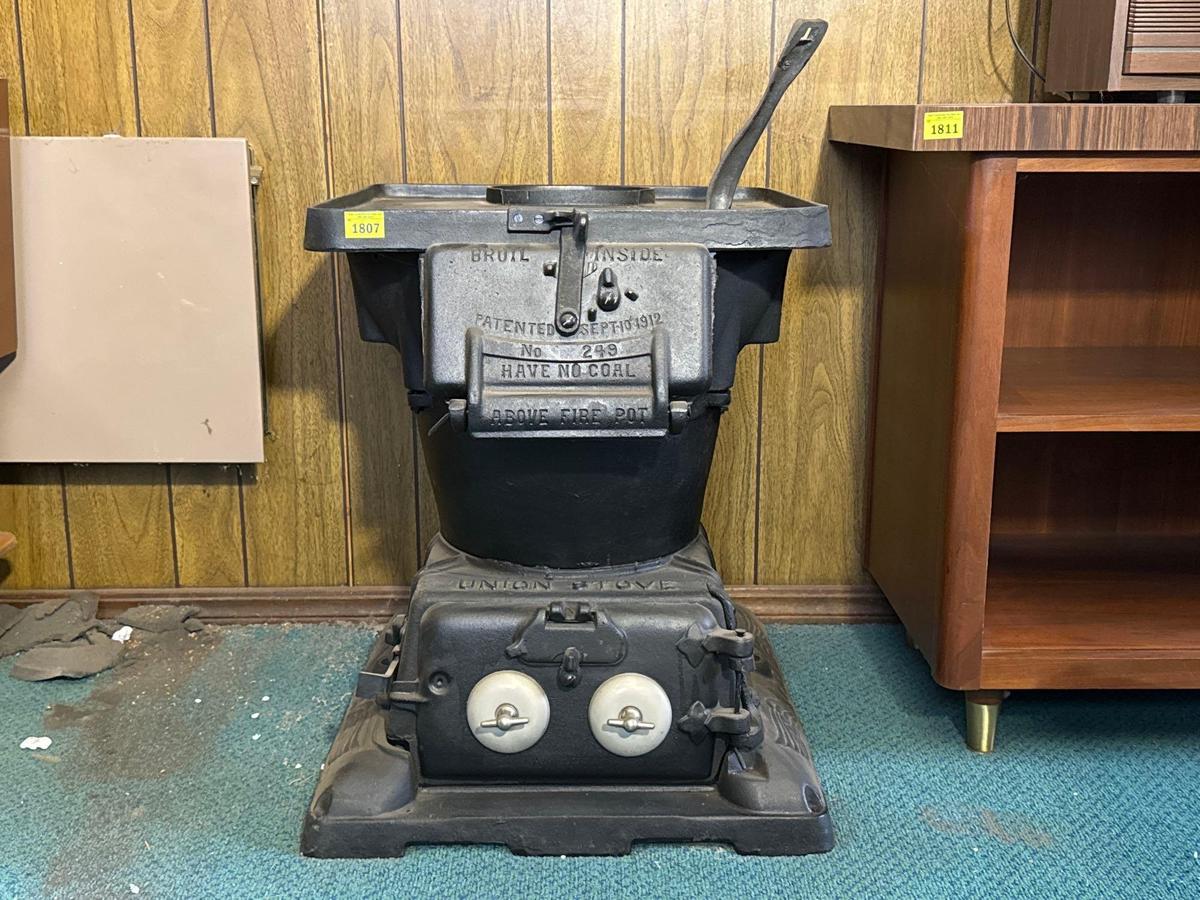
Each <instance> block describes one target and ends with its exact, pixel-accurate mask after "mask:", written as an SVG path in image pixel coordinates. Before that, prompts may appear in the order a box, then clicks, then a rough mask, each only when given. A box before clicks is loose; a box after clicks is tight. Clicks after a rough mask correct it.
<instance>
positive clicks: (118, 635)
mask: <svg viewBox="0 0 1200 900" xmlns="http://www.w3.org/2000/svg"><path fill="white" fill-rule="evenodd" d="M131 637H133V629H132V628H130V627H129V626H128V625H122V626H121V627H120V628H118V629H117V630H116V631H114V632H113V633H112V639H113V640H114V641H116V642H117V643H118V644H123V643H125V642H126V641H127V640H129V639H130V638H131Z"/></svg>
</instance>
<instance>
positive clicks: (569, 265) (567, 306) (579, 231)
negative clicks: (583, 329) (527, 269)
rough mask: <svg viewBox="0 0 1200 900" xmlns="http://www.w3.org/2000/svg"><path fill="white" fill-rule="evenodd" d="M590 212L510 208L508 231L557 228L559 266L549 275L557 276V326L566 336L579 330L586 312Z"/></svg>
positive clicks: (555, 293)
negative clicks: (583, 313)
mask: <svg viewBox="0 0 1200 900" xmlns="http://www.w3.org/2000/svg"><path fill="white" fill-rule="evenodd" d="M587 228H588V214H587V213H586V212H579V210H575V209H573V210H571V211H570V212H567V211H566V210H561V209H544V210H538V209H525V208H521V207H516V206H514V207H512V208H510V209H509V211H508V230H509V231H525V232H528V231H540V232H547V231H555V230H557V231H558V265H557V266H556V267H555V268H554V271H550V270H549V269H547V270H546V274H547V275H553V276H554V277H555V278H557V279H558V285H557V287H556V288H555V290H554V327H555V328H556V329H558V333H559V334H561V335H562V336H563V337H570V336H571V335H573V334H574V333H575V332H577V331H578V330H579V317H580V315H581V314H582V312H583V265H584V260H585V257H586V256H587Z"/></svg>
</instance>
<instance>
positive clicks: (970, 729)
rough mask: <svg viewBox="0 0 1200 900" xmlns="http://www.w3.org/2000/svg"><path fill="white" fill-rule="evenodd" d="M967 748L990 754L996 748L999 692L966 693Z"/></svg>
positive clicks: (1001, 694) (1001, 693)
mask: <svg viewBox="0 0 1200 900" xmlns="http://www.w3.org/2000/svg"><path fill="white" fill-rule="evenodd" d="M963 696H964V699H965V700H966V702H967V746H968V747H970V748H971V749H972V750H974V751H976V752H977V753H991V752H992V750H993V749H995V746H996V720H997V719H998V718H999V717H1000V702H1001V701H1002V700H1003V699H1004V694H1003V692H1001V691H967V692H966V694H964V695H963Z"/></svg>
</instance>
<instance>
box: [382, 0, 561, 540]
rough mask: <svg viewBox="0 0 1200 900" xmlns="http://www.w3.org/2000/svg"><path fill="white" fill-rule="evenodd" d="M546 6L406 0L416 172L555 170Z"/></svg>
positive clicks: (425, 489) (460, 176)
mask: <svg viewBox="0 0 1200 900" xmlns="http://www.w3.org/2000/svg"><path fill="white" fill-rule="evenodd" d="M546 12H547V5H546V3H545V2H544V0H495V2H490V3H486V4H480V5H475V4H467V3H439V2H437V0H404V2H402V3H401V6H400V37H401V53H402V58H403V61H404V102H403V107H404V125H405V135H406V137H407V143H406V145H405V160H406V164H407V170H408V178H409V181H413V182H439V183H455V182H459V183H471V182H475V183H480V182H482V183H484V184H501V183H510V184H511V183H516V184H520V183H529V182H533V183H538V182H545V181H546V180H547V179H548V178H549V175H550V172H549V128H548V119H549V116H548V110H547V78H548V74H547V65H546V63H547V60H546V44H547V38H546V35H547V28H548V22H547V18H546ZM418 474H419V485H420V496H419V498H418V499H419V503H420V522H419V532H420V535H419V536H420V542H421V548H422V552H424V547H425V544H426V543H428V541H429V539H430V538H431V537H433V534H434V533H435V532H436V530H437V510H436V508H435V506H434V501H433V494H432V491H431V489H430V485H429V479H428V474H427V473H426V471H425V465H424V462H423V461H420V465H419V473H418Z"/></svg>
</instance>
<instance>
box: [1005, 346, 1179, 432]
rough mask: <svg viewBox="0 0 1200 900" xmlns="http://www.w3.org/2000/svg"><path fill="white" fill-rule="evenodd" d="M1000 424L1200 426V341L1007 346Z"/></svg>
mask: <svg viewBox="0 0 1200 900" xmlns="http://www.w3.org/2000/svg"><path fill="white" fill-rule="evenodd" d="M996 430H997V431H1002V432H1004V431H1200V348H1198V347H1008V348H1006V349H1005V350H1004V357H1003V364H1002V370H1001V377H1000V407H999V412H998V415H997V421H996Z"/></svg>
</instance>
